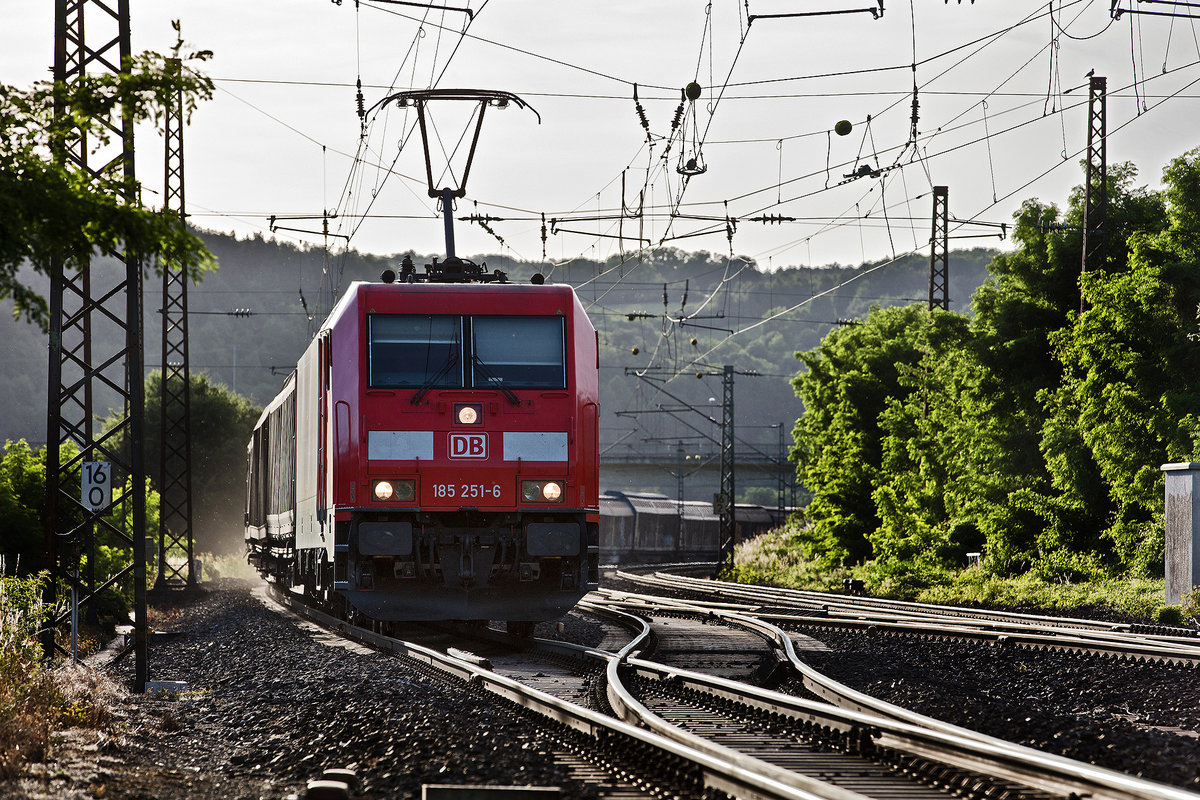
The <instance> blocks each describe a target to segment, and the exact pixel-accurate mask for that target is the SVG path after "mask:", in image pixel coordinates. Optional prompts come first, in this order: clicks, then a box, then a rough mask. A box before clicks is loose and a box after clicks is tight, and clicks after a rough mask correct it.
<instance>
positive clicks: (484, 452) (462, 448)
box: [450, 433, 488, 459]
mask: <svg viewBox="0 0 1200 800" xmlns="http://www.w3.org/2000/svg"><path fill="white" fill-rule="evenodd" d="M487 444H488V440H487V434H486V433H452V434H450V457H451V458H480V459H483V458H487V457H488V447H487Z"/></svg>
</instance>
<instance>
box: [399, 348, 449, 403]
mask: <svg viewBox="0 0 1200 800" xmlns="http://www.w3.org/2000/svg"><path fill="white" fill-rule="evenodd" d="M457 363H458V359H457V358H456V357H455V354H454V353H453V351H452V352H451V353H450V356H449V357H448V358H447V359H446V363H445V364H442V367H441V369H439V370H438V371H437V372H435V373H433V377H431V378H430V379H429V380H427V381H425V383H423V384H421V388H420V389H419V390H417V393H416V394H414V395H413V397H412V400H409V402H410V403H412V404H413V405H414V406H415V405H417V404H419V403H420V402H421V400H422V399H423V398H424V397H425V395H427V394H429V390H430V389H432V388H433V387H434V386H436V385H437V383H438V381H440V380H441V379H442V378H444V377H446V373H448V372H449V371H450V368H451V367H453V366H454V365H455V364H457Z"/></svg>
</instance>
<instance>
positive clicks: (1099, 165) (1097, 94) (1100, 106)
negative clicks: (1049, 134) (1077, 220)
mask: <svg viewBox="0 0 1200 800" xmlns="http://www.w3.org/2000/svg"><path fill="white" fill-rule="evenodd" d="M1107 86H1108V79H1107V78H1102V77H1100V76H1098V75H1093V76H1092V78H1091V81H1090V82H1089V84H1088V142H1087V167H1086V169H1087V174H1086V175H1085V176H1084V181H1083V263H1082V272H1089V271H1092V270H1097V269H1102V268H1103V267H1104V264H1105V259H1106V256H1107V252H1106V248H1105V244H1106V243H1105V233H1106V232H1105V228H1106V225H1107V217H1108V152H1107V146H1106V144H1105V127H1106V116H1107V115H1106V113H1105V111H1106V106H1107V99H1106V89H1107ZM1079 309H1080V311H1082V310H1083V297H1082V296H1081V297H1080V298H1079Z"/></svg>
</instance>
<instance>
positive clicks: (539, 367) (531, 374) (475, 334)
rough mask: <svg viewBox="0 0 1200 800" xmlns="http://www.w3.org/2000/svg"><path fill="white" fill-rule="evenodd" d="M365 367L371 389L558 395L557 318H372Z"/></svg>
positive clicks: (561, 351) (562, 371)
mask: <svg viewBox="0 0 1200 800" xmlns="http://www.w3.org/2000/svg"><path fill="white" fill-rule="evenodd" d="M464 330H469V331H470V333H469V334H468V335H467V336H465V337H464V335H463V332H464ZM464 341H466V342H467V345H468V346H467V348H465V349H466V350H467V352H464V347H463V343H464ZM464 365H466V368H464ZM367 366H368V370H369V374H370V385H371V386H376V387H406V386H417V387H422V389H423V391H422V394H423V393H424V390H428V389H433V388H438V387H444V388H462V387H471V388H476V389H501V390H506V389H565V388H566V387H567V368H566V348H565V335H564V330H563V319H562V317H559V316H506V317H500V316H476V317H459V316H448V315H447V316H434V315H422V314H372V315H370V317H369V324H368V351H367Z"/></svg>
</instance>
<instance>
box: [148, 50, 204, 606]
mask: <svg viewBox="0 0 1200 800" xmlns="http://www.w3.org/2000/svg"><path fill="white" fill-rule="evenodd" d="M167 67H168V69H169V70H171V72H172V73H173V74H175V75H178V74H179V73H180V71H181V70H182V67H183V65H182V62H181V61H180V60H179V59H177V58H171V59H167ZM165 116H166V119H165V123H166V125H165V128H166V161H165V163H166V168H165V175H164V179H163V213H164V214H174V215H176V216H178V217H179V219H180V221H181V222H185V221H186V219H187V213H186V210H185V208H186V206H185V203H184V192H183V187H184V182H183V117H184V114H183V90H182V89H180V90H179V91H178V93H177V94H176V96H175V97H174V98H173V100H172V102H171V103H170V105H168V107H167V109H166V115H165ZM162 268H163V280H162V392H161V396H160V399H161V409H160V411H161V413H160V420H161V427H160V428H159V430H160V431H161V441H160V442H159V445H160V446H159V473H158V474H159V486H158V491H159V524H158V579H157V580H156V581H155V584H154V588H155V589H165V588H167V587H170V586H179V585H181V584H186V585H187V586H195V585H196V576H195V574H194V572H193V565H194V563H195V561H194V556H195V554H194V552H193V542H192V422H191V419H192V414H191V411H192V400H191V368H190V366H189V363H188V298H187V295H188V279H187V273H186V272H185V270H184V269H183V267H182V266H181V265H179V264H172V263H170V262H169V261H167V262H164V263H163V264H162ZM180 551H183V552H184V553H186V556H187V562H186V564H184V565H183V566H179V565H172V564H171V563H170V562H169V561H168V560H167V553H168V552H174V553H176V554H178V553H179V552H180Z"/></svg>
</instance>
